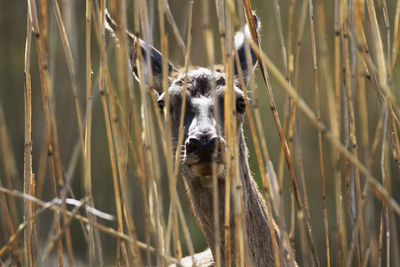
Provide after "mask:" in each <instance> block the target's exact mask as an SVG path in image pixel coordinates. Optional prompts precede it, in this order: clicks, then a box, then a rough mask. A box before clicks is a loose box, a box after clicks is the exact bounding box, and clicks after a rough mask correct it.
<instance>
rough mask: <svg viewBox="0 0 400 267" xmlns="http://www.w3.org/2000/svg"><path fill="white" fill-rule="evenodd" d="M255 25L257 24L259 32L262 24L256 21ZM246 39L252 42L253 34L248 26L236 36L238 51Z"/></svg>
mask: <svg viewBox="0 0 400 267" xmlns="http://www.w3.org/2000/svg"><path fill="white" fill-rule="evenodd" d="M255 23H256V28H257V32H258V30H259V28H260V23H259V21H258V20H257V19H255ZM244 37H246V38H247V39H250V40H251V33H250V29H249V25H248V24H246V25H244V26H243V28H242V30H241V31H238V32H236V34H235V38H234V42H235V48H236V49H239V48H240V47H241V46H242V45H243V44H244Z"/></svg>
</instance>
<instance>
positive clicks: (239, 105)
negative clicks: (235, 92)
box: [236, 98, 246, 113]
mask: <svg viewBox="0 0 400 267" xmlns="http://www.w3.org/2000/svg"><path fill="white" fill-rule="evenodd" d="M236 110H237V112H239V113H244V112H245V111H246V101H245V100H244V98H238V99H237V100H236Z"/></svg>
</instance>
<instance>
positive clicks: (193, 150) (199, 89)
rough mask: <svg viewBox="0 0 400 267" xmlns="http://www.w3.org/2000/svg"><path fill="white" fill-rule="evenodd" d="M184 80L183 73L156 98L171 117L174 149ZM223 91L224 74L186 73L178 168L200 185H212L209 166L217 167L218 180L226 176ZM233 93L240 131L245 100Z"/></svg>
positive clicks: (199, 70) (238, 92)
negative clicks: (167, 97)
mask: <svg viewBox="0 0 400 267" xmlns="http://www.w3.org/2000/svg"><path fill="white" fill-rule="evenodd" d="M185 76H186V74H185V73H182V74H180V75H178V77H177V78H176V79H175V80H174V81H173V82H172V83H171V86H170V87H169V89H168V91H167V92H165V93H163V94H162V95H161V96H160V97H159V98H158V104H159V106H160V107H161V108H162V109H164V110H165V109H166V108H168V109H169V112H170V114H171V124H172V125H171V126H172V127H171V128H172V135H173V140H174V142H175V143H174V147H176V148H177V146H178V145H179V144H177V142H178V136H179V124H180V117H181V111H182V105H183V101H184V100H183V90H184V79H185ZM225 90H226V86H225V74H224V73H223V72H222V71H217V70H215V71H213V70H210V69H206V68H193V69H191V70H189V71H188V73H187V87H186V108H185V110H184V113H185V114H184V124H183V127H184V138H183V140H184V142H183V145H182V147H181V153H182V155H181V156H182V157H181V159H182V160H181V168H182V172H183V174H184V175H185V176H186V177H187V178H189V179H199V180H200V182H201V183H202V184H203V185H208V184H210V182H211V179H210V178H211V177H212V170H213V166H212V162H214V163H215V166H216V168H215V169H214V171H215V172H216V173H215V175H217V177H218V178H223V177H224V175H225V164H224V162H225V157H224V155H225V129H224V97H225ZM234 92H235V97H236V114H237V116H236V118H237V126H238V129H239V130H240V129H241V125H242V122H243V116H244V111H245V99H244V94H243V92H242V90H241V89H240V88H239V86H237V85H234ZM166 94H168V96H169V99H170V105H169V107H165V97H166ZM238 134H239V133H238ZM177 149H180V148H177Z"/></svg>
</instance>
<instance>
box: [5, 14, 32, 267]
mask: <svg viewBox="0 0 400 267" xmlns="http://www.w3.org/2000/svg"><path fill="white" fill-rule="evenodd" d="M26 29H27V33H26V41H25V69H24V72H25V88H24V106H25V114H24V115H25V142H24V143H25V144H24V193H25V194H28V195H32V192H33V189H32V187H33V186H34V185H33V183H34V181H33V180H32V178H33V174H32V98H31V95H32V90H31V73H30V57H31V40H32V39H31V38H32V37H31V36H32V33H31V29H32V21H31V17H30V16H29V14H28V16H27V25H26ZM32 214H33V204H32V203H31V202H30V201H27V200H25V201H24V220H25V223H26V225H27V227H26V230H25V232H24V260H25V266H33V257H35V256H34V255H33V254H32V238H33V222H30V221H29V218H31V217H32ZM11 229H12V228H11ZM11 232H13V230H11ZM11 232H10V233H11ZM15 245H16V243H14V246H15Z"/></svg>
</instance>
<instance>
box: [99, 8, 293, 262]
mask: <svg viewBox="0 0 400 267" xmlns="http://www.w3.org/2000/svg"><path fill="white" fill-rule="evenodd" d="M253 16H254V20H255V22H256V27H257V31H259V29H260V23H259V21H258V18H257V16H256V15H255V14H254V15H253ZM105 21H106V22H105V23H106V28H107V29H108V30H109V31H110V32H111V33H112V34H113V36H116V35H115V33H116V32H117V31H119V30H121V28H119V25H117V24H116V22H115V21H114V20H113V19H112V18H111V17H110V15H109V14H108V12H106V19H105ZM126 37H127V38H126V39H127V46H128V53H129V57H130V64H131V67H132V71H133V75H135V77H136V78H137V77H138V66H137V65H136V64H137V60H136V59H137V57H138V52H139V51H137V50H138V48H139V47H140V49H141V51H140V52H141V55H142V60H141V70H142V71H141V73H142V74H143V75H142V79H141V80H140V81H139V82H141V83H143V85H144V86H145V87H147V88H148V89H150V90H153V91H154V92H155V94H156V95H157V96H158V98H157V104H158V105H159V107H160V109H161V111H162V110H165V109H167V108H168V109H169V111H170V116H171V129H172V130H171V131H172V142H173V146H174V147H175V148H176V149H181V147H179V148H178V146H179V144H177V140H178V136H179V130H178V129H179V122H180V116H181V107H182V101H183V100H182V99H183V94H184V90H185V87H184V83H185V79H186V85H187V86H186V110H185V114H184V116H185V117H184V138H183V145H182V151H181V153H182V154H181V162H180V173H181V175H182V178H183V182H184V184H185V186H186V187H187V193H188V197H189V202H190V204H191V206H192V210H193V212H194V215H195V217H196V219H197V221H198V222H199V223H200V227H201V229H202V230H203V231H204V234H205V237H206V240H207V242H208V245H209V247H210V248H209V249H207V250H206V251H204V252H201V253H198V254H195V255H192V256H188V257H185V258H183V259H182V260H181V261H180V262H179V263H178V264H175V265H171V266H201V267H206V266H215V257H216V253H217V252H216V248H217V247H219V250H220V251H219V253H220V256H221V257H220V259H221V266H226V264H225V258H226V257H225V256H226V255H225V244H224V242H225V241H224V238H223V237H224V231H225V227H224V223H223V222H224V214H225V179H226V175H227V172H226V166H225V163H224V162H225V161H224V155H225V153H224V151H225V129H224V108H223V107H224V103H223V101H224V94H225V91H226V76H225V71H224V67H223V66H221V65H216V66H214V67H213V68H204V67H196V66H190V68H188V69H187V70H186V71H185V69H183V68H178V67H177V66H175V65H174V64H173V63H171V62H170V61H167V64H168V71H167V74H168V77H167V80H168V88H165V91H164V90H163V86H162V84H163V83H162V81H163V71H162V59H163V55H162V54H161V53H160V52H159V51H158V50H157V49H156V48H154V47H153V46H151V45H150V44H147V43H146V42H144V41H143V40H141V39H140V38H138V37H137V36H135V35H133V34H132V33H130V32H129V31H127V32H126ZM245 38H250V32H249V28H248V25H245V26H244V27H243V29H242V30H241V31H239V32H237V33H235V36H234V43H235V49H236V52H237V55H238V59H239V64H234V65H235V69H234V74H235V79H234V84H233V91H234V95H235V99H236V124H237V129H238V130H237V148H238V155H239V176H240V183H241V187H242V194H243V207H244V210H243V212H244V218H245V227H246V229H245V230H246V231H245V232H246V235H247V239H246V244H245V246H247V248H248V258H249V266H257V267H258V266H259V267H265V266H275V265H276V264H277V263H276V262H275V257H274V252H273V246H274V244H273V242H275V245H276V247H277V251H278V253H279V261H280V266H297V264H296V263H295V261H294V259H292V260H291V261H290V263H289V260H288V256H287V254H288V253H285V252H284V249H283V247H282V246H283V245H282V238H281V235H280V231H279V228H278V226H277V225H276V223H275V222H274V220H273V219H272V220H270V219H269V218H272V216H268V211H267V208H266V204H265V201H264V198H263V197H262V195H261V193H260V192H259V190H258V187H257V184H256V182H255V180H254V179H253V177H252V175H251V171H250V168H249V163H248V150H247V146H246V143H245V137H244V134H243V127H242V125H243V121H244V118H245V111H246V104H247V99H246V98H245V94H244V92H243V91H244V90H246V88H243V86H242V85H243V84H244V86H246V85H247V84H248V83H249V80H250V77H251V76H250V75H251V74H252V73H251V72H252V71H254V68H255V66H256V64H257V58H256V55H255V52H254V51H253V50H252V49H249V48H246V47H245V40H244V39H245ZM249 50H250V51H249ZM249 52H250V53H249ZM248 56H250V57H251V58H248ZM239 68H240V70H239ZM239 73H240V74H241V75H243V76H242V78H243V80H242V82H240V78H241V77H240V76H239ZM148 74H151V75H148ZM243 81H244V82H243ZM167 94H168V96H169V107H165V98H166V96H167ZM213 97H216V99H217V101H218V103H219V105H218V106H217V107H216V106H215V105H214V102H213ZM174 153H175V151H174ZM213 162H215V163H214V164H216V168H214V170H216V173H215V174H213V171H212V170H213V168H212V164H213ZM213 175H216V177H217V187H218V188H217V191H218V198H219V199H218V203H219V210H218V212H217V214H218V216H219V222H220V227H219V229H215V226H214V211H213V188H212V186H211V184H212V177H213ZM232 195H233V194H232ZM234 201H238V200H235V199H234V198H231V200H230V202H231V203H230V204H229V207H230V209H231V211H230V214H231V216H230V229H231V236H232V237H231V257H230V264H231V266H238V265H239V263H237V262H236V258H237V257H236V256H237V255H235V246H236V244H235V242H236V239H235V238H234V234H235V233H234V230H233V229H235V227H234V225H235V220H234V216H233V214H234V205H235V203H234ZM271 225H272V227H271ZM270 229H274V235H273V234H271V232H270ZM217 233H218V234H219V236H220V237H222V238H219V239H220V241H219V246H217V244H216V240H215V236H216V234H217ZM273 236H275V240H274V239H273ZM283 254H286V255H283Z"/></svg>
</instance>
